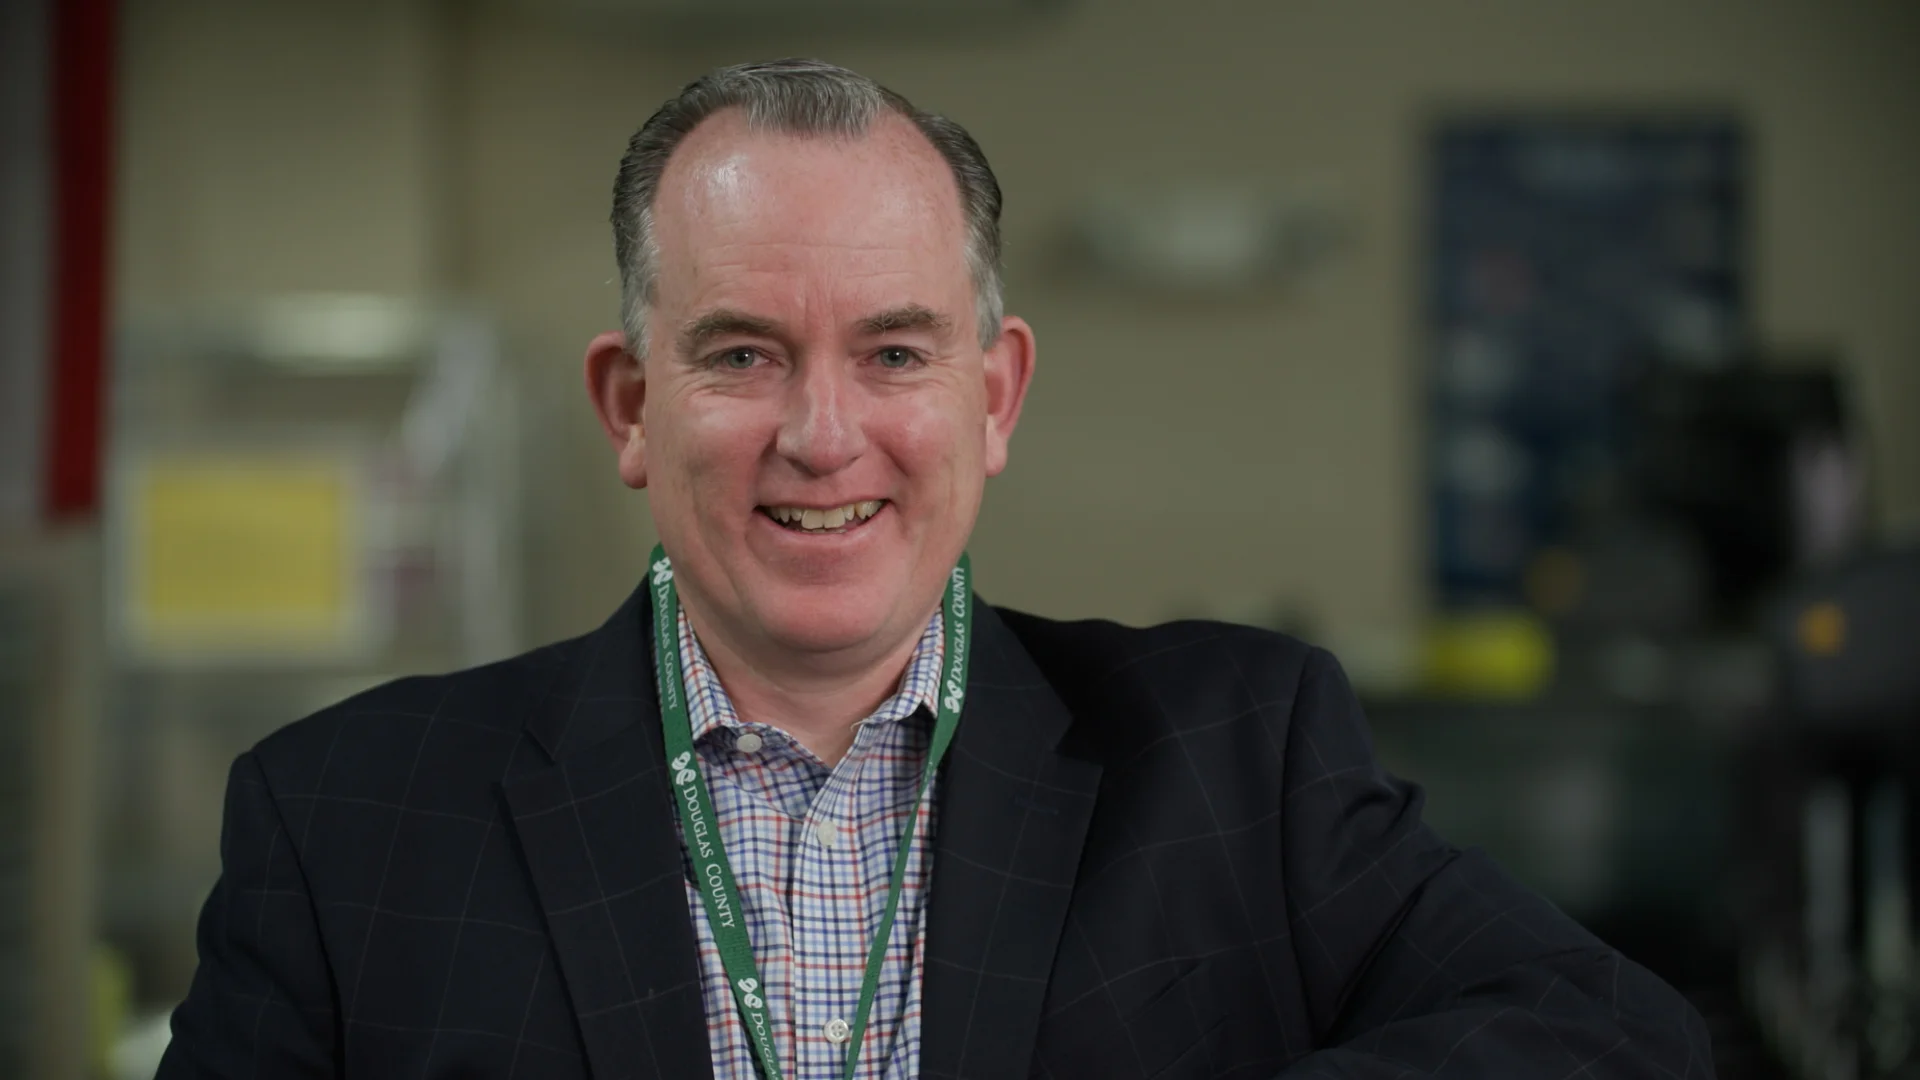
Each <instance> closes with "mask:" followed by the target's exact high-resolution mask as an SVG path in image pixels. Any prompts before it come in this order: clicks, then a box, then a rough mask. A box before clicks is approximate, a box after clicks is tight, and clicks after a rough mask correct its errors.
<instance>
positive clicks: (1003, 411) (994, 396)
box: [984, 315, 1034, 476]
mask: <svg viewBox="0 0 1920 1080" xmlns="http://www.w3.org/2000/svg"><path fill="white" fill-rule="evenodd" d="M984 360H985V367H986V377H987V475H988V476H998V475H1000V472H1001V470H1003V469H1005V468H1006V467H1007V442H1008V441H1009V440H1010V439H1012V438H1013V426H1014V425H1015V424H1017V423H1019V422H1020V406H1021V405H1023V404H1025V403H1026V400H1027V385H1028V384H1029V383H1031V382H1032V381H1033V364H1034V342H1033V327H1031V326H1028V325H1027V320H1025V319H1022V318H1020V317H1019V316H1018V315H1009V316H1007V317H1006V318H1004V319H1001V320H1000V336H999V337H998V338H997V339H995V340H994V343H993V345H992V346H991V347H990V348H988V349H987V351H986V355H985V357H984Z"/></svg>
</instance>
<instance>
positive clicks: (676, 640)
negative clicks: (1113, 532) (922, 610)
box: [650, 546, 973, 1080]
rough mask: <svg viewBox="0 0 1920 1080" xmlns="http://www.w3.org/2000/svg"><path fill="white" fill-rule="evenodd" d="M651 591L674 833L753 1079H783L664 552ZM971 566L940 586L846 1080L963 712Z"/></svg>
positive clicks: (655, 561)
mask: <svg viewBox="0 0 1920 1080" xmlns="http://www.w3.org/2000/svg"><path fill="white" fill-rule="evenodd" d="M650 561H651V563H652V567H653V572H652V577H651V580H650V584H651V586H652V588H653V655H654V661H655V663H656V665H657V670H658V671H659V673H660V726H661V729H662V731H663V732H664V734H665V736H666V747H667V757H668V759H669V764H668V768H669V769H670V771H671V772H672V773H673V775H672V777H671V778H670V782H671V783H672V785H673V790H674V800H673V801H674V805H675V806H677V807H678V808H679V810H680V827H681V830H682V832H683V833H684V834H685V836H686V841H687V854H688V855H689V856H690V857H691V858H692V859H693V864H694V867H693V868H694V877H695V878H696V879H697V880H696V885H697V886H698V888H699V890H700V899H701V901H702V902H703V903H704V904H705V905H706V909H707V926H708V927H709V928H711V929H712V930H713V937H714V941H715V942H716V943H717V944H718V945H719V947H720V962H721V964H722V965H723V966H724V967H725V968H726V971H727V982H728V983H729V984H730V985H731V986H732V987H733V1000H734V1003H735V1004H736V1005H737V1006H738V1007H739V1009H740V1019H741V1021H742V1022H743V1023H745V1024H746V1028H747V1044H748V1045H749V1046H751V1047H752V1048H753V1056H754V1060H755V1061H756V1062H757V1063H758V1064H759V1066H760V1075H761V1076H763V1077H765V1078H766V1080H781V1073H780V1055H779V1053H778V1052H777V1051H776V1050H775V1049H774V1045H773V1025H772V1023H771V1022H770V1021H769V1019H768V1017H767V1002H766V999H765V998H763V997H761V996H760V990H761V989H762V987H761V983H760V969H759V967H758V966H756V965H755V964H754V962H753V942H752V941H751V940H750V939H749V938H748V937H747V927H746V916H745V908H744V907H743V906H742V904H741V902H740V887H739V886H738V885H737V884H735V882H734V878H733V866H732V864H730V863H728V862H727V852H726V848H725V846H724V845H723V844H722V843H721V842H720V829H719V827H718V826H717V825H716V824H715V823H714V822H715V819H714V813H713V796H712V795H711V794H710V793H709V792H708V791H707V781H706V778H705V777H703V776H701V775H700V761H699V758H698V757H697V756H696V755H695V754H694V752H693V718H692V717H691V716H690V715H689V714H688V712H687V700H686V690H685V685H684V683H683V682H682V681H681V674H680V631H679V627H680V597H679V594H678V592H677V591H676V590H675V589H674V587H673V564H672V563H670V562H668V561H667V557H666V552H665V550H664V549H662V548H660V547H657V546H656V547H655V548H654V549H653V558H652V559H651V560H650ZM970 578H971V566H970V565H969V563H968V560H967V557H966V555H965V554H962V555H961V556H960V563H959V565H958V566H955V567H954V568H953V573H952V574H951V575H949V576H948V578H947V592H946V598H945V600H944V601H943V606H942V608H941V611H942V613H943V615H944V618H945V630H946V650H945V651H946V655H945V657H944V658H943V660H942V662H941V665H940V685H939V686H938V687H937V688H936V693H937V696H938V697H939V699H940V702H939V705H940V707H939V709H938V711H937V716H938V718H937V719H936V720H935V722H934V725H933V743H932V745H930V746H928V747H927V763H926V767H925V768H924V769H923V770H921V773H920V790H919V792H918V794H916V795H915V796H914V801H913V807H914V808H913V812H912V813H910V814H908V815H907V827H906V829H905V830H904V831H903V832H902V833H901V836H900V850H899V851H898V852H896V853H895V854H894V857H893V881H892V884H890V885H888V886H887V910H886V912H885V913H884V914H883V915H881V917H880V932H879V933H878V934H877V935H875V936H874V939H873V945H872V946H871V947H870V948H869V949H868V950H867V975H866V979H865V981H863V982H862V983H861V984H860V1008H859V1011H858V1012H856V1013H854V1015H853V1029H852V1032H851V1035H850V1037H849V1038H848V1040H847V1050H846V1053H847V1060H846V1070H845V1073H844V1075H845V1076H846V1077H847V1080H852V1077H853V1074H854V1070H855V1069H856V1068H858V1066H859V1063H860V1042H861V1039H862V1037H863V1036H865V1035H866V1033H867V1013H868V1012H869V1011H870V1010H872V1008H873V995H874V992H875V991H876V990H878V989H879V986H880V965H881V962H882V961H883V960H885V959H886V955H887V938H888V936H889V935H890V934H891V933H892V931H893V916H894V911H895V909H897V908H898V907H899V906H900V888H901V885H902V883H904V882H905V881H906V877H907V853H908V851H909V849H911V848H912V846H913V830H914V826H915V825H917V824H918V823H919V820H920V801H921V800H922V799H925V798H926V796H927V786H928V785H929V784H931V783H933V776H934V773H935V772H936V771H938V770H939V768H940V759H941V758H942V757H944V756H945V755H946V752H947V746H948V745H949V744H951V743H952V742H953V732H954V729H955V728H957V727H959V725H960V707H961V705H962V704H963V703H964V702H965V700H966V695H967V645H968V640H969V638H970V637H971V634H972V630H973V590H972V588H971V586H970Z"/></svg>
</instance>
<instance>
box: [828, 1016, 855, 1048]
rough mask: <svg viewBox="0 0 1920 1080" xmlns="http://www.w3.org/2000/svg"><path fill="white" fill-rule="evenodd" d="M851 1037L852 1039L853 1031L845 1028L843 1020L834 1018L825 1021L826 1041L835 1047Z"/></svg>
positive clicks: (845, 1024)
mask: <svg viewBox="0 0 1920 1080" xmlns="http://www.w3.org/2000/svg"><path fill="white" fill-rule="evenodd" d="M852 1037H853V1029H852V1028H850V1027H848V1026H847V1022H846V1021H845V1020H842V1019H840V1018H839V1017H837V1016H836V1017H834V1018H833V1019H831V1020H829V1021H827V1041H828V1042H830V1043H833V1044H834V1045H835V1046H838V1045H840V1044H841V1043H843V1042H846V1041H847V1040H848V1039H850V1038H852Z"/></svg>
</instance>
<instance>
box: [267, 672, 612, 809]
mask: <svg viewBox="0 0 1920 1080" xmlns="http://www.w3.org/2000/svg"><path fill="white" fill-rule="evenodd" d="M583 640H584V638H573V639H569V640H567V641H561V642H556V643H554V644H551V645H545V646H542V647H540V648H537V649H533V650H531V651H529V652H525V653H521V654H519V655H518V656H513V657H509V658H507V659H505V660H498V661H494V662H493V663H489V664H482V665H479V666H476V667H471V668H464V669H461V670H457V671H451V672H445V673H442V674H437V675H412V676H407V677H404V678H399V679H393V680H390V681H388V682H384V683H381V684H379V685H377V686H373V687H370V688H368V689H366V690H362V691H360V692H359V693H356V694H353V695H352V696H350V697H347V698H345V699H343V700H341V701H339V702H336V703H334V704H332V705H329V706H327V707H325V708H323V709H320V710H319V711H317V712H315V713H313V714H311V715H309V716H306V717H304V718H302V719H299V720H296V721H294V722H292V723H290V724H287V725H286V726H284V727H282V728H280V729H278V730H277V731H275V732H273V733H272V734H270V735H268V736H267V737H266V738H264V739H262V740H260V742H259V743H257V744H256V745H255V746H254V748H253V750H252V751H251V753H252V755H253V756H254V758H255V759H257V760H258V761H259V763H260V766H261V768H262V770H263V771H264V772H265V773H266V775H267V778H268V781H269V783H270V784H271V786H272V787H273V788H274V789H275V790H276V791H281V792H285V791H288V790H292V791H304V792H313V791H320V790H322V789H328V788H332V787H337V786H339V785H340V784H343V783H345V784H349V785H355V786H357V785H358V784H359V783H361V782H363V781H365V780H366V779H367V778H368V775H369V771H370V773H371V775H372V776H378V775H380V774H381V773H384V772H388V771H390V770H391V767H392V766H393V765H394V763H395V762H396V761H398V763H399V764H400V765H411V763H412V760H413V759H414V758H415V757H418V756H422V751H424V750H425V749H426V742H425V735H426V733H427V732H428V731H429V730H430V729H432V728H434V727H436V726H444V727H445V728H446V729H448V730H458V731H460V732H461V733H462V734H463V735H464V738H462V739H458V740H447V741H448V742H452V743H456V744H459V745H463V746H464V745H471V744H479V743H486V744H492V745H495V746H506V747H511V746H512V745H513V744H515V743H517V742H518V741H519V738H520V734H521V731H522V729H523V728H524V727H525V725H526V722H527V718H528V717H529V716H531V715H533V714H534V712H535V710H537V709H538V708H540V707H541V705H542V702H543V701H544V699H545V698H546V696H547V694H548V692H549V690H550V688H551V687H552V685H553V682H554V680H555V678H556V676H558V675H559V674H560V673H561V672H562V671H563V670H564V669H565V667H566V665H567V663H568V661H569V658H570V657H571V656H572V654H573V653H574V652H575V651H576V650H578V649H579V648H580V647H581V643H582V641H583ZM442 749H445V748H442ZM369 765H371V766H372V768H371V769H370V770H369V771H362V772H361V773H360V779H359V780H356V779H354V777H355V772H356V769H359V770H366V769H367V766H369ZM330 781H331V782H330Z"/></svg>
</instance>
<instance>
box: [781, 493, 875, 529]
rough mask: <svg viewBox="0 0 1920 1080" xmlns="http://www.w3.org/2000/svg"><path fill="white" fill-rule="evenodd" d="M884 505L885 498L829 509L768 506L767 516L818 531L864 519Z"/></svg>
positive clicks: (782, 522)
mask: <svg viewBox="0 0 1920 1080" xmlns="http://www.w3.org/2000/svg"><path fill="white" fill-rule="evenodd" d="M885 505H886V500H885V499H868V500H866V501H865V502H857V503H850V504H848V505H846V506H836V507H833V508H832V509H829V510H810V509H804V508H802V507H798V506H769V507H767V514H768V516H770V517H772V518H773V520H775V521H778V522H780V523H781V524H782V525H798V526H800V527H801V528H802V529H806V530H810V531H819V530H825V529H838V528H840V527H841V526H844V525H850V524H852V523H854V522H855V521H865V520H867V519H868V518H870V517H872V516H873V515H875V514H877V513H879V512H880V508H881V507H882V506H885Z"/></svg>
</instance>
